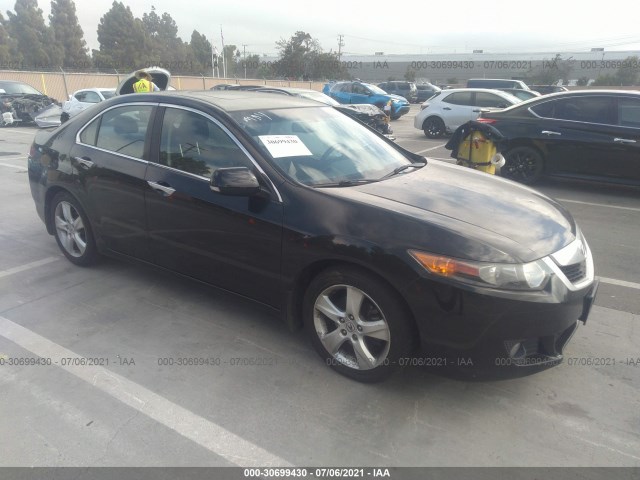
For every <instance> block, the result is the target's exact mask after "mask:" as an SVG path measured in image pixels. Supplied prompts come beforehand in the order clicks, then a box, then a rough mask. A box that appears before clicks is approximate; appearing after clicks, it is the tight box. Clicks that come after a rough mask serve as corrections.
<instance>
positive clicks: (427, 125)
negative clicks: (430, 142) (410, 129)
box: [422, 117, 446, 138]
mask: <svg viewBox="0 0 640 480" xmlns="http://www.w3.org/2000/svg"><path fill="white" fill-rule="evenodd" d="M422 129H423V130H424V134H425V135H426V136H427V137H429V138H440V137H442V136H443V135H444V134H445V133H446V127H445V125H444V122H443V121H442V119H440V118H438V117H429V118H427V119H426V120H425V121H424V124H423V125H422Z"/></svg>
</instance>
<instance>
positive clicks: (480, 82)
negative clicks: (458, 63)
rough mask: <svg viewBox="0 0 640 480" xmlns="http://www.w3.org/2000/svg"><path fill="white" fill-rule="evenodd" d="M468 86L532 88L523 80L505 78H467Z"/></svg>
mask: <svg viewBox="0 0 640 480" xmlns="http://www.w3.org/2000/svg"><path fill="white" fill-rule="evenodd" d="M467 88H519V89H520V90H530V88H529V87H528V86H527V84H526V83H524V82H523V81H521V80H507V79H504V78H472V79H470V80H467Z"/></svg>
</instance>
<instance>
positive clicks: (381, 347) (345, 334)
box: [313, 285, 391, 370]
mask: <svg viewBox="0 0 640 480" xmlns="http://www.w3.org/2000/svg"><path fill="white" fill-rule="evenodd" d="M313 321H314V325H315V329H316V333H317V335H318V338H319V339H320V342H321V343H322V345H323V346H324V348H325V349H326V351H327V352H328V353H329V355H331V356H332V357H333V359H334V360H335V361H336V362H338V363H340V364H342V365H345V366H347V367H350V368H353V369H355V370H371V369H373V368H376V367H378V366H380V365H382V364H385V363H386V360H387V356H388V354H389V347H390V345H391V331H390V330H389V325H388V323H387V320H386V318H385V316H384V313H383V312H382V310H381V309H380V308H379V307H378V305H377V304H376V303H375V302H374V301H373V299H372V298H371V297H369V296H368V295H367V294H366V293H364V292H363V291H362V290H360V289H359V288H356V287H353V286H351V285H333V286H331V287H329V288H327V289H325V290H324V291H323V292H322V293H321V294H320V295H318V297H317V298H316V301H315V304H314V306H313Z"/></svg>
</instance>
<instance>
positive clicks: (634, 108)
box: [618, 98, 640, 128]
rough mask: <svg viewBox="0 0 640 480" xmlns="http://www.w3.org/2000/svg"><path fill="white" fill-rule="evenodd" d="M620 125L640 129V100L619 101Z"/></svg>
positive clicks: (620, 99) (621, 99) (626, 99)
mask: <svg viewBox="0 0 640 480" xmlns="http://www.w3.org/2000/svg"><path fill="white" fill-rule="evenodd" d="M618 125H620V126H622V127H632V128H640V100H638V99H635V98H619V99H618Z"/></svg>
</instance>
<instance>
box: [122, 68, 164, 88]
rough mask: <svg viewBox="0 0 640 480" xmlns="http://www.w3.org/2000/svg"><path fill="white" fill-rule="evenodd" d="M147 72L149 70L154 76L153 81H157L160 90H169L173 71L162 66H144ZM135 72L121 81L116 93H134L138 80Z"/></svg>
mask: <svg viewBox="0 0 640 480" xmlns="http://www.w3.org/2000/svg"><path fill="white" fill-rule="evenodd" d="M141 70H144V71H145V72H148V73H150V74H151V76H152V77H153V83H155V84H156V85H157V86H158V88H159V89H160V90H167V89H168V88H169V82H171V73H169V71H168V70H165V69H164V68H160V67H149V68H142V69H141ZM137 71H138V70H136V71H135V72H131V73H130V74H129V75H127V76H126V77H125V78H124V80H122V81H121V82H120V84H119V85H118V88H116V95H124V94H126V93H133V84H134V83H136V82H137V81H138V79H137V78H136V72H137Z"/></svg>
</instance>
